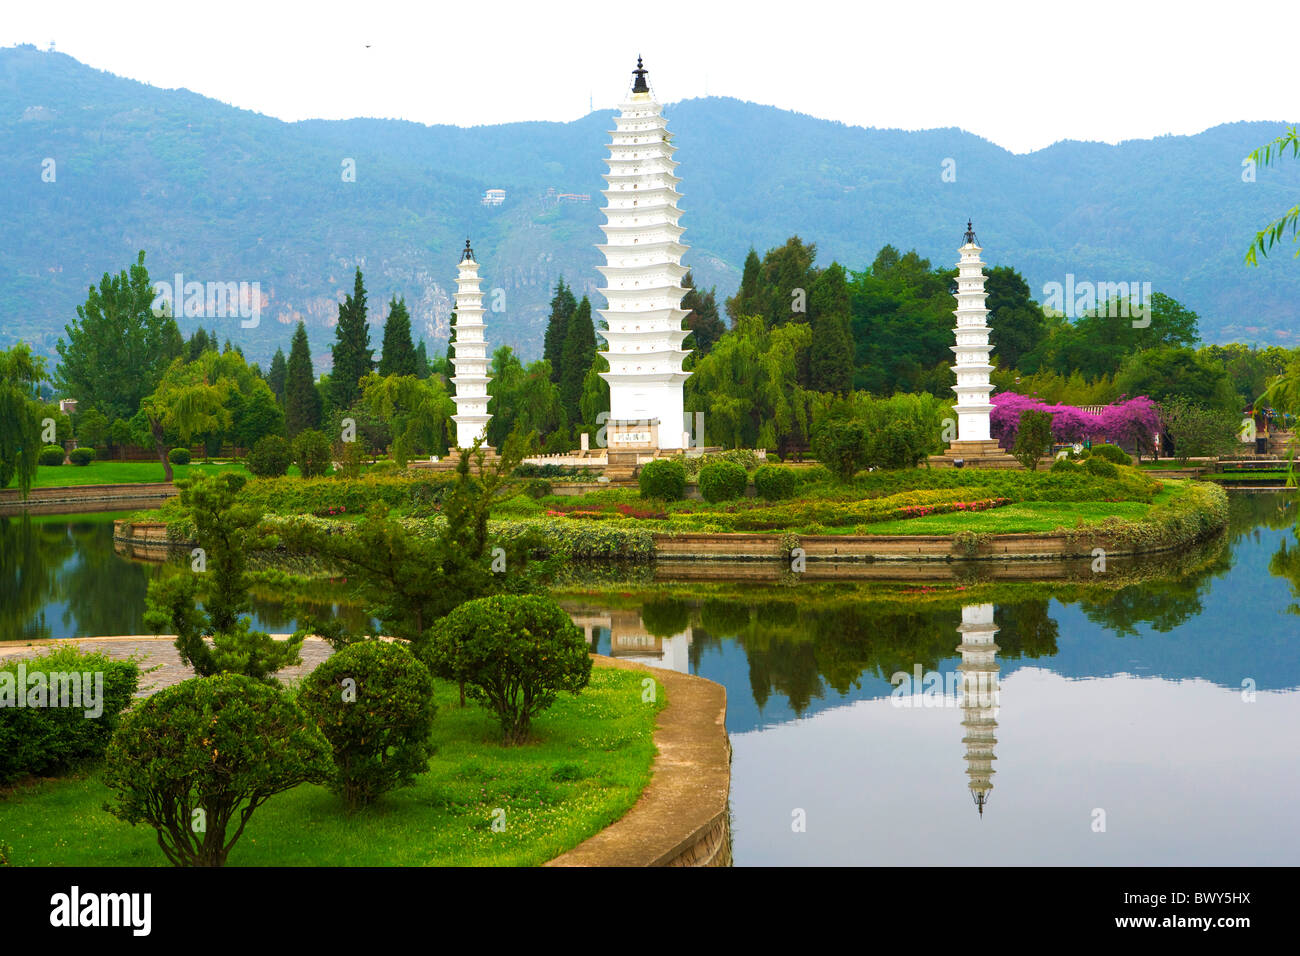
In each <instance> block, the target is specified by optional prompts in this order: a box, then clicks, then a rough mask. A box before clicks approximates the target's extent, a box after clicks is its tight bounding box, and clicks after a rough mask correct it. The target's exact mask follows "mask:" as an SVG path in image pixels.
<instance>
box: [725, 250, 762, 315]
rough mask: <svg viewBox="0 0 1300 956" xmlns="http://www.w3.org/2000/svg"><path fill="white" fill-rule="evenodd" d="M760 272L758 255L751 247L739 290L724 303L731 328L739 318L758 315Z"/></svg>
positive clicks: (746, 258) (760, 264) (746, 257)
mask: <svg viewBox="0 0 1300 956" xmlns="http://www.w3.org/2000/svg"><path fill="white" fill-rule="evenodd" d="M762 270H763V264H762V263H761V262H760V261H759V259H758V253H757V252H755V251H754V248H753V246H751V247H750V249H749V255H747V256H745V270H744V272H742V273H741V276H740V288H739V289H737V290H736V294H735V295H733V296H732V297H731V298H730V299H728V300H727V302H726V307H727V315H728V316H730V318H731V324H732V326H733V327H734V326H735V324H736V322H737V321H738V320H739V319H740V317H741V316H744V315H757V314H758V308H759V305H758V283H759V279H760V277H761V275H762Z"/></svg>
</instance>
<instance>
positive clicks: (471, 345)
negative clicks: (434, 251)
mask: <svg viewBox="0 0 1300 956" xmlns="http://www.w3.org/2000/svg"><path fill="white" fill-rule="evenodd" d="M478 284H479V277H478V262H477V261H476V260H475V259H474V250H473V249H472V248H470V244H469V240H468V239H466V240H465V251H464V252H462V253H461V255H460V266H459V272H458V274H457V276H456V294H455V296H454V298H455V300H456V315H455V320H454V322H453V323H452V330H451V332H452V336H453V340H452V341H453V344H454V345H455V346H456V357H455V358H453V359H452V360H451V362H452V365H454V366H455V367H456V374H455V375H454V376H453V377H452V380H451V383H452V385H454V386H455V388H456V395H455V397H454V398H453V399H452V400H453V401H454V402H455V403H456V414H455V415H453V416H452V417H451V420H452V421H454V422H455V423H456V447H457V448H473V447H474V442H475V441H476V440H478V439H480V438H485V437H486V434H487V423H488V419H490V418H491V417H492V416H491V415H489V414H488V410H487V406H488V390H487V386H488V382H490V381H491V379H490V378H488V374H487V342H486V340H485V339H484V338H483V293H482V292H481V291H480V290H479V285H478Z"/></svg>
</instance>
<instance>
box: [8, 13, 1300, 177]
mask: <svg viewBox="0 0 1300 956" xmlns="http://www.w3.org/2000/svg"><path fill="white" fill-rule="evenodd" d="M1298 27H1300V2H1297V0H1280V2H1274V0H1257V2H1253V3H1249V4H1242V3H1231V4H1225V3H1210V2H1182V3H1175V2H1173V0H1167V2H1145V0H1128V2H1111V0H1089V2H1081V3H1058V2H1042V0H1040V2H1027V3H1022V2H997V0H984V2H979V0H966V2H962V3H949V2H938V0H890V2H888V3H884V4H877V3H863V2H860V0H842V2H833V3H832V2H821V0H802V2H795V3H791V2H788V0H786V2H767V0H753V2H744V0H732V2H724V3H719V2H712V0H691V2H684V0H640V2H627V0H623V2H603V3H589V2H572V3H566V2H546V3H543V2H532V3H521V2H515V0H512V2H473V0H464V2H461V3H456V4H447V3H442V2H437V0H434V2H410V3H396V2H386V0H360V2H330V0H322V2H313V3H301V4H299V3H277V2H274V0H262V2H259V3H250V2H245V0H230V2H220V3H216V2H176V0H170V2H147V0H140V2H113V0H107V2H89V3H82V2H59V0H45V2H25V3H21V4H19V3H16V2H14V0H7V2H6V4H5V10H4V14H3V17H2V18H0V46H10V45H13V44H15V43H33V44H35V45H37V46H38V47H40V48H42V49H44V48H46V47H47V46H48V45H49V43H50V42H51V41H53V42H54V44H55V48H56V49H57V50H60V51H62V52H64V53H68V54H70V55H72V56H74V57H76V58H77V59H79V60H81V61H83V62H85V63H87V64H89V65H91V66H94V67H97V68H99V69H103V70H107V71H109V72H111V73H116V74H119V75H121V76H126V77H130V78H132V79H136V80H142V81H144V82H147V83H151V84H153V85H155V86H161V87H186V88H188V89H191V90H194V91H195V92H197V93H201V94H203V95H205V96H210V97H213V98H215V99H218V100H222V101H224V102H227V103H232V104H234V105H236V106H240V107H243V108H246V109H251V110H256V111H258V112H261V113H266V114H269V115H271V116H277V117H280V118H282V119H286V120H295V119H304V118H309V117H321V118H326V119H342V118H348V117H353V116H379V117H395V118H401V119H408V120H415V121H417V122H421V123H454V124H458V125H462V126H472V125H477V124H484V123H503V122H510V121H516V120H571V119H574V118H576V117H579V116H582V115H584V114H585V113H587V112H588V109H589V103H594V105H595V107H596V108H598V109H599V108H608V107H612V106H614V105H616V103H617V102H619V100H620V99H621V96H622V94H623V93H624V91H625V90H626V89H627V82H628V80H629V71H630V70H631V69H632V67H633V66H634V61H635V58H636V55H637V53H641V54H643V55H644V56H645V60H646V66H647V67H648V68H649V69H650V71H651V73H650V79H651V83H652V85H653V86H654V89H655V92H656V94H657V95H658V97H659V99H660V100H661V101H663V102H665V103H672V102H675V101H677V100H682V99H689V98H692V97H697V96H704V95H715V96H717V95H725V96H734V97H737V98H740V99H745V100H751V101H753V102H757V103H766V104H771V105H774V106H779V107H782V108H785V109H791V110H797V111H799V112H802V113H809V114H811V115H813V116H818V117H823V118H826V119H833V120H839V121H841V122H844V123H848V124H852V125H858V126H876V127H897V128H903V129H927V128H933V127H945V126H960V127H962V128H964V129H967V130H969V131H971V132H973V133H976V134H978V135H980V136H984V137H986V138H988V139H990V140H992V141H994V142H995V143H998V144H1000V145H1002V146H1004V147H1006V148H1007V149H1010V150H1012V151H1014V152H1027V151H1030V150H1034V149H1039V148H1042V147H1044V146H1048V145H1050V144H1052V143H1053V142H1056V141H1057V140H1060V139H1093V140H1103V141H1106V142H1112V143H1113V142H1118V141H1119V140H1123V139H1133V138H1145V137H1150V136H1155V135H1159V134H1162V133H1196V132H1200V131H1201V130H1203V129H1206V128H1207V127H1210V126H1214V125H1217V124H1219V123H1223V122H1230V121H1235V120H1279V121H1294V120H1295V119H1297V114H1300V109H1297V108H1296V100H1295V94H1294V90H1293V84H1292V83H1291V82H1290V77H1289V76H1288V75H1287V73H1286V70H1287V67H1288V65H1289V64H1290V62H1291V51H1290V49H1289V47H1288V44H1290V43H1291V42H1292V41H1293V40H1294V38H1295V36H1296V35H1297V32H1298V30H1297V28H1298ZM367 45H368V46H367Z"/></svg>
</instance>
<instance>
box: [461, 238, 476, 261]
mask: <svg viewBox="0 0 1300 956" xmlns="http://www.w3.org/2000/svg"><path fill="white" fill-rule="evenodd" d="M460 261H461V262H477V261H478V260H477V259H475V258H474V250H473V249H471V248H470V247H469V239H466V240H465V251H464V252H462V253H461V254H460Z"/></svg>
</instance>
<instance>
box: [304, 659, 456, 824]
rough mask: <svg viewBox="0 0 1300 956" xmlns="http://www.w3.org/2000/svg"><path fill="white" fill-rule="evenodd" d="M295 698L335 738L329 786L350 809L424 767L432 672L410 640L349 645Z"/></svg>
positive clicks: (430, 717)
mask: <svg viewBox="0 0 1300 956" xmlns="http://www.w3.org/2000/svg"><path fill="white" fill-rule="evenodd" d="M297 700H298V705H299V706H300V707H302V709H303V711H304V712H306V714H307V716H308V717H309V718H311V719H312V720H313V721H314V722H315V723H316V725H317V726H318V727H320V729H321V731H322V732H323V733H324V734H325V739H326V740H328V741H329V743H330V748H331V749H332V750H333V752H334V777H333V780H332V781H331V785H332V787H333V789H334V791H335V792H336V793H338V794H339V795H340V796H341V797H342V798H343V803H344V804H345V805H346V806H347V808H348V810H349V812H350V811H353V810H356V809H357V808H358V807H363V806H366V805H367V804H370V803H372V802H373V801H374V799H375V798H376V797H378V796H379V795H380V794H381V793H385V792H387V791H389V790H394V789H396V788H398V787H406V786H410V785H411V784H412V783H414V782H415V777H416V775H417V774H420V773H423V772H424V771H425V769H427V767H428V764H429V734H430V732H431V731H432V730H433V715H434V710H435V707H434V703H433V678H432V677H431V676H430V674H429V669H428V668H427V667H425V666H424V665H423V664H422V663H420V662H419V661H418V660H417V659H416V658H415V655H414V654H412V653H411V651H410V649H409V648H408V647H407V646H406V645H404V644H395V643H390V642H387V641H376V640H366V641H359V642H357V643H355V644H349V645H348V646H347V647H344V648H343V649H342V650H340V651H339V652H338V653H336V654H334V655H333V656H332V657H330V658H329V659H328V660H326V661H325V662H324V663H323V664H321V665H320V666H319V667H317V668H316V669H315V670H314V671H312V673H311V674H310V675H308V677H307V679H306V680H304V681H303V683H302V686H301V688H300V689H299V691H298V697H297Z"/></svg>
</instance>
